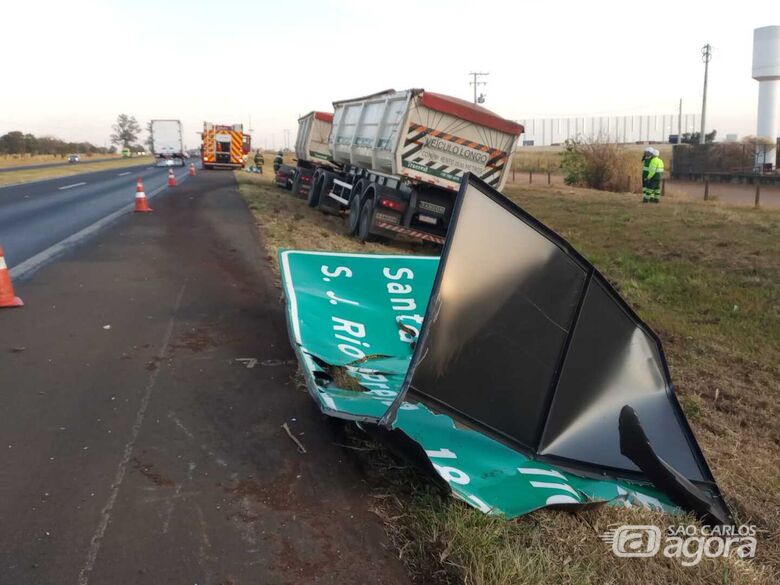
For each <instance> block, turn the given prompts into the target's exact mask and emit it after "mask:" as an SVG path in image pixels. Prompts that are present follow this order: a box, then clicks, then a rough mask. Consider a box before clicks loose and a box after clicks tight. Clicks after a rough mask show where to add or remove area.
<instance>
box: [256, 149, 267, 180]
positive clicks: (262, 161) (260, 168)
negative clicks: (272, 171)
mask: <svg viewBox="0 0 780 585" xmlns="http://www.w3.org/2000/svg"><path fill="white" fill-rule="evenodd" d="M264 164H265V159H264V158H263V153H262V152H261V151H260V149H259V148H258V149H257V151H256V152H255V168H256V169H257V172H259V173H260V174H261V175H262V174H263V165H264Z"/></svg>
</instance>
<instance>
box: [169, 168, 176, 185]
mask: <svg viewBox="0 0 780 585" xmlns="http://www.w3.org/2000/svg"><path fill="white" fill-rule="evenodd" d="M168 186H169V187H175V186H176V175H174V174H173V169H168Z"/></svg>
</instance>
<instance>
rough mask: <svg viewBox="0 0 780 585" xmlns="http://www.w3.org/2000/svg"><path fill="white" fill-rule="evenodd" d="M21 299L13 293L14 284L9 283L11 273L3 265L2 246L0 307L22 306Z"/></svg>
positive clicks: (0, 249)
mask: <svg viewBox="0 0 780 585" xmlns="http://www.w3.org/2000/svg"><path fill="white" fill-rule="evenodd" d="M23 306H24V303H23V302H22V299H20V298H19V297H17V296H16V295H15V294H14V285H13V284H11V274H10V273H9V272H8V266H6V265H5V256H3V248H2V247H0V308H2V307H23Z"/></svg>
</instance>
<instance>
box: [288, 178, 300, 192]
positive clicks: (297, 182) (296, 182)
mask: <svg viewBox="0 0 780 585" xmlns="http://www.w3.org/2000/svg"><path fill="white" fill-rule="evenodd" d="M300 178H301V174H300V173H296V174H295V179H293V182H292V187H290V191H292V194H293V195H297V194H298V189H300V188H301V181H300Z"/></svg>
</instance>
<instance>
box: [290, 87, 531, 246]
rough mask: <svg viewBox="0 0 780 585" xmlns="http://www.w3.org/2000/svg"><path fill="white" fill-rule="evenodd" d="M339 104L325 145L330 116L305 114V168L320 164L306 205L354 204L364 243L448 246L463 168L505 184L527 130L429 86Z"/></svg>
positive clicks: (353, 220) (352, 226)
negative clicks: (404, 240) (383, 240)
mask: <svg viewBox="0 0 780 585" xmlns="http://www.w3.org/2000/svg"><path fill="white" fill-rule="evenodd" d="M333 107H334V114H333V118H332V127H331V129H330V132H329V135H328V143H327V151H324V149H322V147H321V144H320V142H321V139H320V138H318V137H317V136H316V135H315V128H316V127H315V124H314V122H321V123H323V124H327V121H326V120H325V119H320V120H317V117H316V115H315V116H313V119H311V123H309V121H310V118H311V115H309V116H304V117H303V118H301V119H300V120H299V127H298V138H297V140H296V154H297V156H298V166H299V169H300V172H299V174H301V173H303V172H306V171H305V168H306V167H307V166H311V167H313V171H312V175H311V179H310V184H311V188H310V189H308V202H309V205H311V206H312V207H319V208H320V209H322V210H323V211H326V212H328V211H330V212H337V211H341V210H347V211H348V215H347V229H348V231H349V232H350V233H351V234H356V235H357V236H358V237H359V238H360V239H361V240H363V241H365V240H368V239H371V238H372V237H374V236H385V237H393V236H396V235H399V234H400V235H404V236H408V237H412V238H416V239H420V240H424V241H431V242H435V243H438V244H442V243H444V239H445V237H446V234H447V229H448V228H449V224H450V217H451V215H452V210H453V204H454V201H455V197H454V195H455V193H457V190H458V189H459V187H460V183H461V179H462V177H463V175H464V173H467V172H468V173H471V174H473V175H476V176H477V177H479V178H481V179H482V180H484V181H485V182H486V183H488V184H489V185H491V186H492V187H494V188H496V189H499V190H500V189H502V188H503V186H504V184H505V183H506V180H507V177H508V173H509V170H510V166H511V164H510V163H511V155H512V152H513V151H514V148H515V144H516V142H517V138H518V136H519V135H520V134H522V132H523V127H522V126H521V125H520V124H517V123H515V122H512V121H510V120H506V119H504V118H501V117H500V116H498V115H496V114H494V113H493V112H491V111H490V110H487V109H485V108H483V107H481V106H477V105H475V104H472V103H470V102H467V101H464V100H461V99H458V98H454V97H450V96H445V95H442V94H438V93H433V92H428V91H425V90H423V89H410V90H406V91H394V90H388V91H384V92H381V93H377V94H373V95H370V96H366V97H363V98H357V99H351V100H343V101H339V102H334V104H333ZM317 132H319V133H320V135H321V134H322V129H320V130H317ZM299 145H300V146H301V148H298V147H299ZM313 153H321V154H322V155H323V156H322V157H318V156H315V155H314V154H313ZM302 181H303V179H301V180H300V181H299V188H301V187H300V184H301V182H302Z"/></svg>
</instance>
